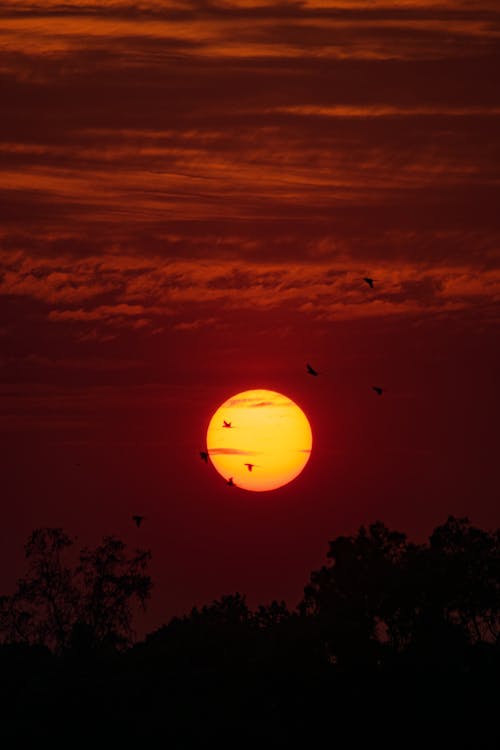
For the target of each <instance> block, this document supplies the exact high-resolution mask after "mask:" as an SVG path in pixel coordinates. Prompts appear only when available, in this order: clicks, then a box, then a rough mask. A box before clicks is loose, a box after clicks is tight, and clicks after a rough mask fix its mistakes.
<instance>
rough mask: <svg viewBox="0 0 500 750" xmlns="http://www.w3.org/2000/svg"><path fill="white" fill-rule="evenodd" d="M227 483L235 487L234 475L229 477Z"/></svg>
mask: <svg viewBox="0 0 500 750" xmlns="http://www.w3.org/2000/svg"><path fill="white" fill-rule="evenodd" d="M227 483H228V485H229V486H230V487H235V486H236V485H235V483H234V482H233V478H232V477H229V479H228V480H227Z"/></svg>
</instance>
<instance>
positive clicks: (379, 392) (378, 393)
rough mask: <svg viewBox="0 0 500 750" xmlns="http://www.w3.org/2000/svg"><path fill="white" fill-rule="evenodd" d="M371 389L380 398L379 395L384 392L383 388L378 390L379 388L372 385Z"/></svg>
mask: <svg viewBox="0 0 500 750" xmlns="http://www.w3.org/2000/svg"><path fill="white" fill-rule="evenodd" d="M372 389H373V390H374V391H375V393H376V394H377V395H378V396H381V395H382V394H383V392H384V389H383V388H379V386H378V385H373V386H372Z"/></svg>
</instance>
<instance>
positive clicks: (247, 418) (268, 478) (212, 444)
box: [207, 390, 312, 492]
mask: <svg viewBox="0 0 500 750" xmlns="http://www.w3.org/2000/svg"><path fill="white" fill-rule="evenodd" d="M311 447H312V433H311V427H310V425H309V422H308V420H307V417H306V415H305V414H304V412H303V411H302V409H300V408H299V407H298V406H297V404H295V403H294V402H293V401H291V400H290V399H289V398H287V397H286V396H283V395H282V394H281V393H277V392H276V391H268V390H252V391H243V392H242V393H238V394H236V395H235V396H232V397H231V398H229V399H228V400H227V401H225V402H224V403H223V404H222V405H221V406H220V407H219V408H218V409H217V411H216V412H215V414H214V415H213V417H212V419H211V420H210V424H209V426H208V430H207V450H208V454H209V456H210V459H211V461H212V463H213V465H214V466H215V468H216V469H217V471H218V472H219V474H221V475H222V476H223V477H224V478H225V479H226V480H227V481H229V480H231V479H232V482H233V483H234V484H235V485H236V486H237V487H240V488H242V489H245V490H254V491H256V492H263V491H265V490H275V489H277V488H278V487H282V486H283V485H284V484H288V482H291V481H292V479H295V477H297V476H298V475H299V474H300V472H301V471H302V469H303V468H304V466H305V465H306V463H307V462H308V460H309V456H310V455H311Z"/></svg>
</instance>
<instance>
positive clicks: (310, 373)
mask: <svg viewBox="0 0 500 750" xmlns="http://www.w3.org/2000/svg"><path fill="white" fill-rule="evenodd" d="M306 369H307V372H308V374H309V375H314V376H316V375H317V374H318V373H317V372H316V370H315V369H314V367H311V365H310V364H309V362H308V363H307V364H306Z"/></svg>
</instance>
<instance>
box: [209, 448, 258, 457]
mask: <svg viewBox="0 0 500 750" xmlns="http://www.w3.org/2000/svg"><path fill="white" fill-rule="evenodd" d="M261 452H262V451H242V450H238V449H237V448H210V450H209V454H210V455H211V456H258V455H260V453H261Z"/></svg>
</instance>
